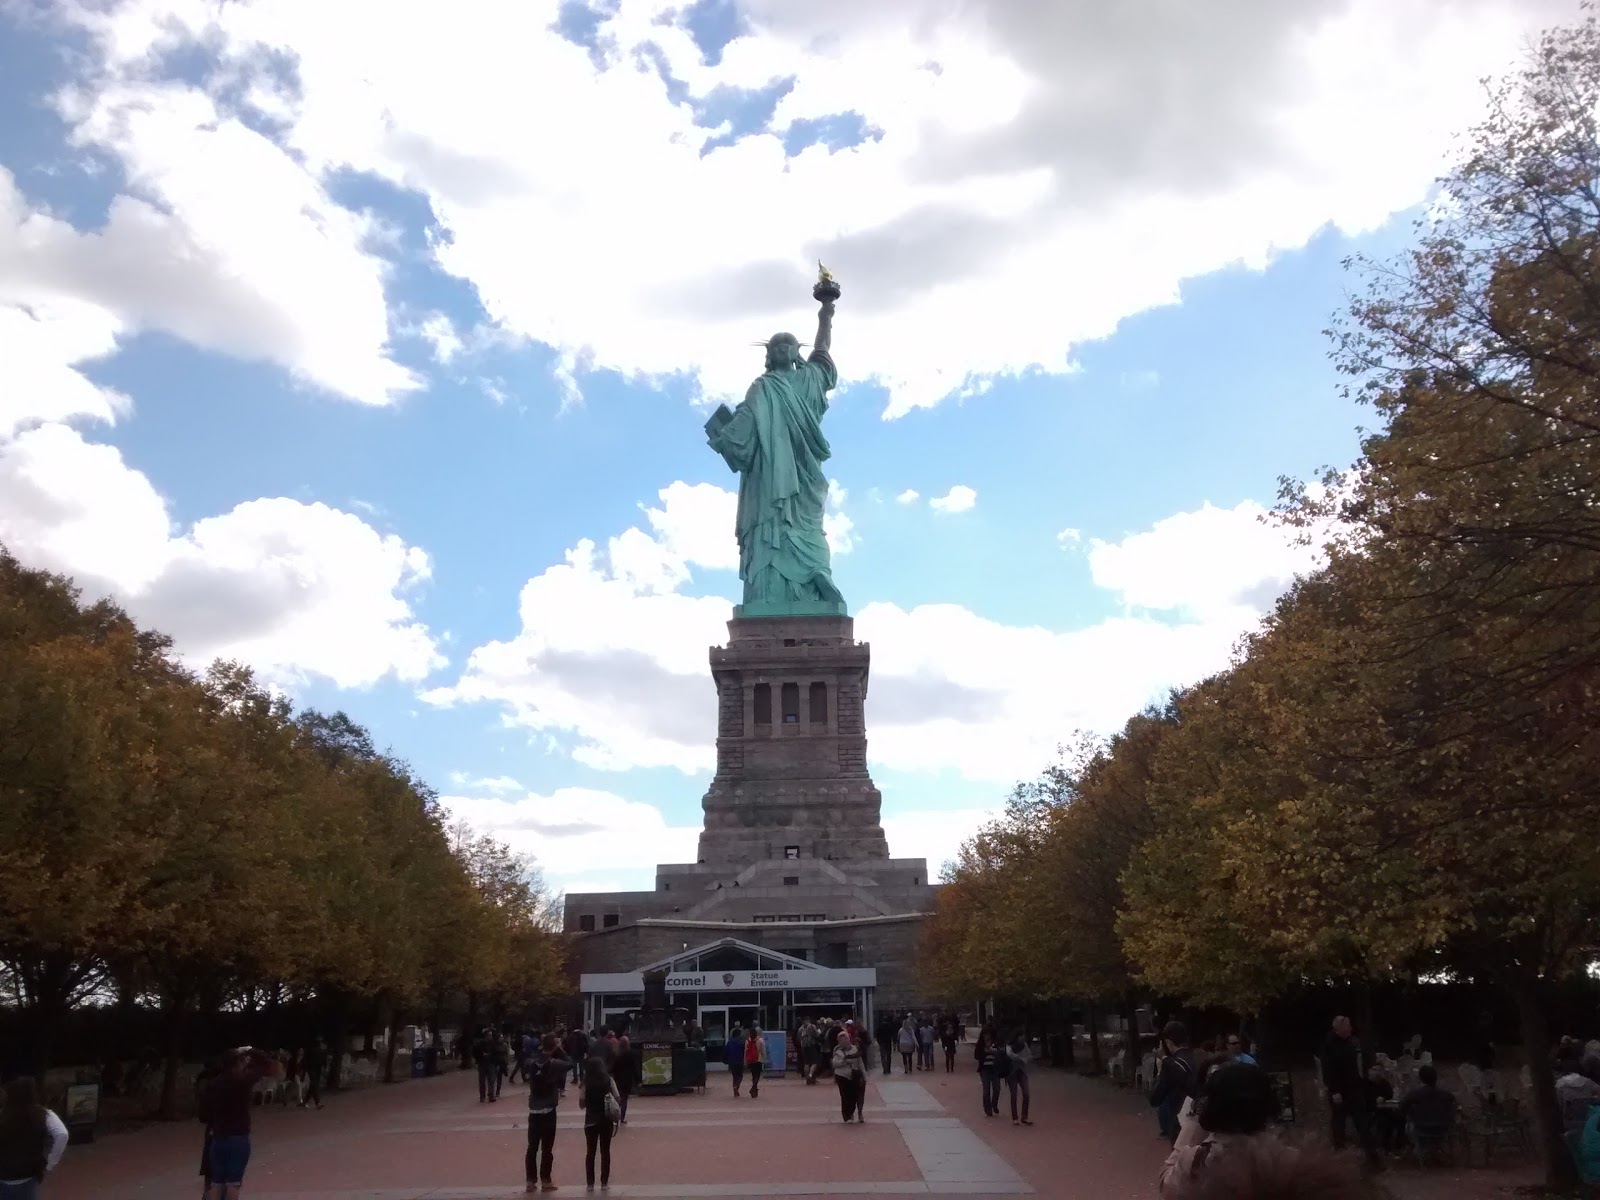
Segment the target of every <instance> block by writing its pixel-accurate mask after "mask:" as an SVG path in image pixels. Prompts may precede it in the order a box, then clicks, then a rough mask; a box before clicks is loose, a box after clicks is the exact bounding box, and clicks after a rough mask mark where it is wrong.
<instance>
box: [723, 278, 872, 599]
mask: <svg viewBox="0 0 1600 1200" xmlns="http://www.w3.org/2000/svg"><path fill="white" fill-rule="evenodd" d="M817 265H818V267H819V268H820V278H819V279H818V280H817V284H816V287H814V288H813V289H812V295H813V296H814V297H815V298H816V299H817V301H818V303H819V304H820V305H821V309H820V310H819V312H818V313H817V339H816V341H815V342H814V343H813V345H812V349H811V353H810V355H808V356H806V357H804V358H802V357H801V355H800V342H799V341H798V340H797V339H796V338H795V336H794V335H793V334H791V333H780V334H777V335H775V336H774V337H772V338H771V339H769V340H768V341H765V342H757V343H756V344H757V345H759V346H764V347H765V348H766V351H767V362H766V372H765V374H763V375H762V376H761V377H760V378H758V379H757V380H756V381H755V382H754V383H752V384H751V385H750V390H749V391H747V392H746V393H745V397H744V402H743V403H742V404H740V405H739V407H738V408H737V409H729V408H728V406H727V405H726V404H724V405H721V406H720V407H718V409H717V411H716V412H714V413H712V414H711V419H710V420H709V421H707V422H706V440H707V441H708V442H709V443H710V445H711V448H712V449H713V450H715V451H716V452H717V453H718V454H720V455H721V456H722V458H723V461H724V462H726V463H727V464H728V466H729V467H730V468H732V469H733V470H734V471H737V472H738V473H739V510H738V518H737V520H736V522H735V532H736V534H737V535H738V538H739V578H740V579H742V580H743V581H744V603H743V604H742V605H739V606H737V607H736V608H735V609H734V615H735V616H736V617H779V616H845V615H847V609H846V608H845V603H844V597H843V596H842V595H840V594H839V589H838V588H837V587H835V586H834V583H833V573H832V571H831V569H830V568H829V563H828V540H827V538H826V537H825V536H824V534H823V531H822V513H823V506H824V504H825V503H826V501H827V497H828V479H827V476H826V475H824V474H823V471H822V464H823V463H825V462H826V461H827V460H828V457H829V455H830V454H831V453H832V451H831V450H830V449H829V447H828V439H827V438H825V437H823V435H822V415H823V414H824V413H825V412H827V411H828V393H829V392H830V391H832V390H833V387H834V385H835V384H836V383H837V382H838V379H839V373H838V371H837V370H836V369H835V368H834V365H833V359H832V358H831V357H830V356H829V348H830V345H831V343H832V340H833V306H834V301H836V300H838V298H839V285H838V284H837V283H836V282H834V279H833V276H832V275H830V274H829V273H828V270H827V268H826V267H822V264H821V263H818V264H817Z"/></svg>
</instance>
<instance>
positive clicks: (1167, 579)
mask: <svg viewBox="0 0 1600 1200" xmlns="http://www.w3.org/2000/svg"><path fill="white" fill-rule="evenodd" d="M1319 556H1320V551H1319V550H1318V549H1317V548H1316V547H1313V546H1300V545H1296V544H1295V542H1294V539H1293V537H1292V536H1291V535H1290V534H1288V533H1286V531H1285V530H1284V529H1283V528H1282V527H1280V526H1278V525H1276V524H1274V523H1273V522H1272V521H1271V520H1270V518H1269V514H1268V512H1267V510H1266V509H1264V508H1263V507H1262V506H1261V505H1259V504H1257V503H1255V502H1254V501H1251V500H1246V501H1244V502H1242V503H1240V504H1237V505H1235V506H1234V507H1233V508H1216V507H1213V506H1212V505H1210V504H1206V505H1203V506H1202V507H1200V508H1198V509H1196V510H1195V511H1193V512H1185V513H1176V514H1174V515H1173V516H1170V517H1165V518H1163V519H1162V520H1160V521H1157V522H1156V523H1155V524H1154V525H1153V526H1151V527H1150V528H1149V529H1147V530H1144V531H1142V532H1140V533H1136V534H1132V535H1131V536H1129V537H1126V538H1124V539H1123V540H1122V541H1120V542H1107V541H1102V540H1101V539H1099V538H1095V539H1093V540H1091V541H1090V543H1089V570H1090V572H1091V573H1092V574H1093V576H1094V581H1095V583H1097V584H1099V585H1100V586H1101V587H1103V588H1107V589H1109V590H1110V591H1113V592H1116V593H1117V594H1118V595H1119V596H1120V597H1121V599H1122V602H1123V604H1125V605H1127V606H1128V607H1129V608H1135V609H1138V608H1143V609H1156V610H1164V611H1179V612H1183V613H1186V614H1190V615H1193V616H1196V617H1200V618H1204V617H1207V616H1210V615H1213V614H1218V613H1226V612H1228V611H1230V610H1234V609H1247V610H1253V611H1264V610H1265V609H1266V608H1268V607H1269V606H1270V605H1271V604H1272V602H1273V600H1274V599H1276V598H1277V597H1278V596H1279V595H1280V594H1282V592H1283V591H1284V590H1285V589H1286V588H1287V587H1288V586H1289V584H1290V582H1291V581H1292V580H1293V579H1294V577H1295V576H1296V575H1299V574H1304V573H1305V572H1306V571H1308V570H1311V569H1312V568H1313V567H1314V566H1315V565H1316V563H1317V561H1318V558H1319Z"/></svg>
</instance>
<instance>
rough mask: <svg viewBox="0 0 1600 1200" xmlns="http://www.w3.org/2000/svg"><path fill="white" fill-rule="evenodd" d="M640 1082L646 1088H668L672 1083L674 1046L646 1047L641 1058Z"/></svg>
mask: <svg viewBox="0 0 1600 1200" xmlns="http://www.w3.org/2000/svg"><path fill="white" fill-rule="evenodd" d="M639 1082H640V1083H641V1084H642V1085H643V1086H645V1087H666V1086H667V1085H668V1084H670V1083H671V1082H672V1046H671V1045H670V1044H663V1045H651V1046H646V1047H645V1048H644V1050H643V1052H642V1053H641V1054H640V1056H639Z"/></svg>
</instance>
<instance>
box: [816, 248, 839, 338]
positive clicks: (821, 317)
mask: <svg viewBox="0 0 1600 1200" xmlns="http://www.w3.org/2000/svg"><path fill="white" fill-rule="evenodd" d="M811 294H812V295H813V296H814V297H816V300H817V303H818V304H820V305H821V306H822V307H821V308H819V309H818V310H817V339H816V341H814V342H812V343H811V357H812V358H813V359H815V358H816V357H817V355H819V354H820V355H822V356H823V357H824V358H829V359H831V358H832V357H833V353H832V352H833V304H834V301H835V300H837V299H838V298H839V285H838V284H837V283H836V282H834V278H833V272H832V271H830V270H828V268H827V267H825V266H823V265H822V260H821V259H818V260H817V286H816V287H814V288H812V289H811Z"/></svg>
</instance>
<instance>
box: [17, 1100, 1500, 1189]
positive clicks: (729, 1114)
mask: <svg viewBox="0 0 1600 1200" xmlns="http://www.w3.org/2000/svg"><path fill="white" fill-rule="evenodd" d="M1033 1100H1034V1111H1033V1118H1034V1121H1035V1122H1036V1124H1035V1125H1034V1126H1033V1127H1031V1128H1019V1127H1015V1126H1013V1125H1012V1124H1011V1121H1010V1119H1009V1118H1008V1117H1000V1118H986V1117H984V1115H983V1110H982V1104H981V1100H980V1095H979V1089H978V1080H977V1076H976V1074H975V1073H974V1072H973V1071H971V1070H970V1069H966V1070H958V1071H957V1073H956V1074H954V1075H946V1074H944V1072H943V1071H942V1070H941V1071H938V1072H933V1073H928V1072H919V1073H918V1074H916V1075H914V1076H912V1077H910V1078H909V1079H908V1078H907V1077H906V1076H905V1075H902V1074H899V1073H896V1074H894V1075H891V1076H888V1077H887V1078H885V1077H884V1076H881V1075H874V1076H873V1077H872V1086H871V1087H870V1088H869V1090H868V1099H867V1112H866V1116H867V1120H866V1123H865V1124H864V1125H851V1126H849V1127H845V1126H844V1125H843V1124H842V1123H841V1121H840V1120H839V1108H838V1094H837V1092H836V1091H835V1090H834V1087H833V1084H832V1083H831V1082H829V1081H826V1080H825V1081H823V1082H821V1083H819V1084H818V1085H816V1086H815V1087H809V1088H808V1087H806V1086H804V1085H803V1084H802V1083H800V1082H799V1081H798V1080H796V1079H793V1078H790V1079H783V1080H769V1081H768V1082H766V1083H764V1084H763V1085H762V1089H761V1098H760V1099H759V1100H754V1101H752V1100H750V1099H749V1098H748V1097H745V1098H742V1099H739V1100H735V1099H733V1097H732V1095H731V1094H730V1093H729V1090H728V1084H727V1078H726V1076H713V1077H712V1084H711V1086H710V1087H709V1088H708V1090H707V1091H706V1093H705V1094H704V1095H687V1096H671V1097H661V1098H635V1099H634V1101H633V1102H632V1105H631V1106H630V1108H629V1112H628V1124H627V1126H626V1127H625V1128H624V1129H623V1130H622V1131H621V1132H620V1133H619V1134H618V1135H617V1138H616V1140H615V1141H614V1143H613V1145H612V1184H611V1189H610V1192H609V1193H608V1194H609V1195H612V1196H617V1197H651V1198H654V1200H667V1198H674V1197H682V1198H684V1200H689V1198H700V1197H765V1196H875V1197H880V1198H885V1200H893V1198H896V1197H913V1196H934V1195H961V1196H969V1197H1010V1196H1024V1195H1036V1196H1040V1197H1046V1198H1049V1200H1078V1198H1082V1200H1123V1198H1129V1200H1148V1198H1151V1197H1154V1196H1155V1194H1156V1192H1155V1180H1156V1176H1157V1174H1158V1173H1159V1171H1160V1166H1161V1161H1162V1158H1163V1156H1164V1153H1165V1147H1164V1146H1163V1144H1162V1143H1161V1141H1160V1139H1159V1138H1158V1137H1157V1136H1156V1134H1155V1122H1154V1120H1153V1118H1152V1117H1151V1116H1150V1111H1149V1109H1148V1108H1146V1107H1145V1106H1143V1105H1142V1104H1141V1103H1140V1102H1139V1100H1138V1098H1137V1097H1135V1096H1133V1095H1132V1094H1131V1093H1129V1092H1127V1091H1118V1090H1116V1089H1113V1088H1111V1087H1109V1086H1108V1085H1106V1084H1104V1083H1100V1082H1095V1081H1091V1080H1085V1079H1081V1078H1078V1077H1076V1076H1073V1075H1068V1074H1065V1073H1062V1072H1057V1071H1048V1070H1040V1069H1036V1070H1035V1072H1034V1074H1033ZM525 1103H526V1102H525V1097H524V1093H523V1091H522V1090H521V1089H519V1088H508V1089H507V1091H506V1092H505V1093H504V1094H503V1096H502V1098H501V1100H500V1103H498V1104H494V1105H481V1104H479V1103H478V1100H477V1090H476V1084H475V1080H474V1079H473V1078H471V1077H469V1076H466V1075H447V1076H443V1077H441V1078H437V1079H428V1080H417V1081H411V1082H407V1083H405V1084H403V1085H399V1086H395V1087H387V1088H377V1089H372V1090H368V1091H361V1092H355V1093H351V1094H347V1095H337V1096H333V1097H331V1098H330V1100H329V1103H328V1106H327V1107H326V1108H325V1109H324V1110H323V1111H322V1112H320V1113H319V1112H301V1111H298V1110H290V1111H287V1112H285V1111H281V1110H276V1109H275V1110H270V1111H267V1112H261V1111H260V1110H257V1116H256V1122H255V1138H254V1143H255V1147H254V1157H253V1158H252V1160H251V1163H250V1170H249V1177H248V1181H247V1183H246V1186H245V1189H244V1195H245V1196H246V1197H247V1198H248V1200H503V1198H507V1197H512V1196H520V1195H522V1194H523V1192H522V1156H523V1150H524V1147H525V1146H526V1144H527V1134H526V1111H525ZM581 1126H582V1116H581V1111H580V1110H579V1109H578V1108H577V1107H576V1098H575V1095H574V1094H573V1092H572V1091H571V1090H570V1089H569V1092H568V1096H567V1099H566V1100H565V1101H564V1102H563V1105H562V1110H561V1130H560V1133H559V1134H558V1135H557V1140H556V1165H555V1179H556V1182H557V1184H559V1185H560V1192H561V1193H562V1194H570V1193H574V1192H576V1193H579V1194H582V1192H583V1179H584V1175H583V1151H584V1144H583V1132H582V1127H581ZM200 1140H201V1139H200V1129H199V1126H198V1125H197V1124H196V1123H194V1122H182V1123H179V1124H176V1125H161V1126H151V1127H147V1128H145V1129H142V1130H139V1131H137V1132H132V1133H125V1134H117V1135H110V1136H106V1137H104V1138H102V1139H101V1140H100V1141H98V1142H96V1143H94V1144H92V1145H87V1146H73V1147H70V1148H69V1150H68V1152H67V1157H66V1159H65V1160H64V1161H63V1163H62V1165H61V1169H60V1171H59V1172H57V1174H56V1175H55V1176H54V1177H52V1179H51V1180H50V1183H49V1184H48V1185H47V1186H46V1189H45V1194H46V1196H48V1197H49V1200H157V1198H159V1200H174V1198H182V1197H193V1196H198V1195H199V1194H200V1181H199V1176H198V1174H197V1171H196V1168H197V1167H198V1165H199V1153H200V1149H199V1148H200ZM1395 1175H1396V1176H1397V1177H1396V1178H1395V1180H1394V1182H1395V1183H1396V1184H1398V1185H1400V1186H1398V1187H1396V1189H1395V1190H1396V1191H1397V1192H1398V1193H1399V1194H1401V1195H1402V1196H1406V1197H1408V1198H1409V1197H1411V1196H1416V1197H1418V1200H1421V1197H1422V1196H1423V1195H1428V1196H1430V1197H1431V1196H1432V1195H1434V1194H1441V1193H1437V1192H1433V1191H1422V1190H1417V1191H1414V1190H1413V1187H1412V1186H1411V1185H1412V1184H1417V1183H1422V1182H1423V1181H1421V1180H1417V1179H1416V1178H1415V1177H1414V1176H1413V1177H1412V1178H1411V1179H1409V1180H1408V1179H1405V1178H1402V1177H1399V1176H1400V1173H1399V1172H1396V1173H1395ZM1434 1182H1435V1181H1434V1180H1432V1179H1430V1180H1427V1181H1426V1183H1428V1184H1432V1183H1434ZM1438 1182H1440V1183H1443V1180H1439V1181H1438ZM1503 1182H1504V1179H1503V1178H1501V1179H1491V1178H1489V1177H1486V1176H1485V1175H1484V1173H1482V1172H1473V1173H1467V1174H1465V1175H1462V1176H1458V1177H1456V1178H1453V1179H1451V1181H1450V1186H1449V1191H1448V1195H1449V1196H1450V1200H1468V1198H1470V1197H1479V1196H1484V1197H1487V1196H1491V1195H1494V1194H1495V1193H1496V1190H1497V1189H1496V1187H1495V1186H1494V1185H1495V1184H1498V1183H1503Z"/></svg>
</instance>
